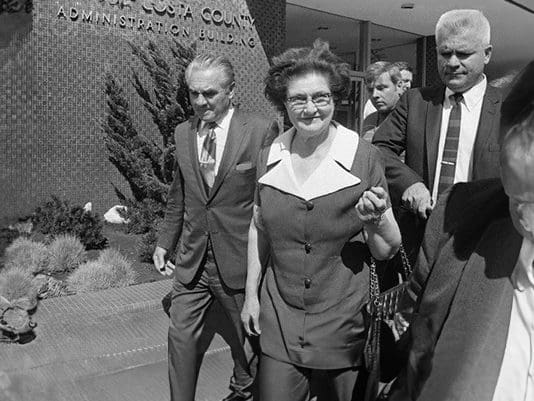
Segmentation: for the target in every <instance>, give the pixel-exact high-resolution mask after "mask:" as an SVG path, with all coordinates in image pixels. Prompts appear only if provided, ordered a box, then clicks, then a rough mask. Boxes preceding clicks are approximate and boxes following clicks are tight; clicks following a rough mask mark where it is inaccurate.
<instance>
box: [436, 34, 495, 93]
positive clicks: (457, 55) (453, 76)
mask: <svg viewBox="0 0 534 401" xmlns="http://www.w3.org/2000/svg"><path fill="white" fill-rule="evenodd" d="M491 50H492V47H491V46H489V45H488V46H484V45H483V44H482V43H481V42H480V39H479V38H478V37H477V33H476V32H472V31H465V32H463V33H461V34H446V33H445V34H443V35H442V36H441V38H440V40H439V42H438V43H437V52H438V72H439V76H440V78H441V80H442V81H443V83H444V84H445V85H446V86H447V87H448V88H449V89H451V90H452V91H453V92H460V93H462V92H465V91H467V90H469V89H471V88H472V87H473V86H474V85H475V84H477V83H478V82H480V81H481V80H482V76H483V75H482V74H483V73H484V67H485V65H486V64H488V63H489V61H490V58H491Z"/></svg>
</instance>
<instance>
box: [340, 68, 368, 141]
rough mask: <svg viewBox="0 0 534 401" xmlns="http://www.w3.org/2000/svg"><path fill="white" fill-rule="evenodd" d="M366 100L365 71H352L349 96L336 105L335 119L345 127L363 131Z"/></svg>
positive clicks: (359, 131)
mask: <svg viewBox="0 0 534 401" xmlns="http://www.w3.org/2000/svg"><path fill="white" fill-rule="evenodd" d="M365 101H366V95H365V81H364V73H363V72H359V71H351V74H350V91H349V96H348V98H347V99H346V100H343V101H341V103H340V104H338V105H337V106H336V112H335V113H334V120H336V121H337V122H338V123H340V124H341V125H343V126H344V127H347V128H349V129H351V130H354V131H356V132H358V133H361V132H362V125H363V107H364V105H365Z"/></svg>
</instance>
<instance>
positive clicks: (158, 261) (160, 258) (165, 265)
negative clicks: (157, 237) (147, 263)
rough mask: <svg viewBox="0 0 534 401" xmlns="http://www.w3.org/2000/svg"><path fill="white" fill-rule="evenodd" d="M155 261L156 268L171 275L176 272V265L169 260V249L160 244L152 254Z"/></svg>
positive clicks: (166, 274) (163, 273) (165, 274)
mask: <svg viewBox="0 0 534 401" xmlns="http://www.w3.org/2000/svg"><path fill="white" fill-rule="evenodd" d="M152 260H153V261H154V267H155V268H156V270H157V271H158V272H159V273H160V274H162V275H164V276H170V275H171V274H172V273H173V272H174V265H173V264H172V263H171V262H169V261H168V260H167V250H166V249H165V248H162V247H160V246H157V247H156V249H155V251H154V255H152Z"/></svg>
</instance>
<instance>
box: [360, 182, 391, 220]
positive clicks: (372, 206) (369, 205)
mask: <svg viewBox="0 0 534 401" xmlns="http://www.w3.org/2000/svg"><path fill="white" fill-rule="evenodd" d="M387 200H388V193H387V192H386V190H385V189H384V188H382V187H371V188H369V189H368V190H367V191H364V192H363V194H362V196H361V197H360V199H358V203H356V206H354V207H355V209H356V213H357V215H358V218H359V219H360V220H361V221H362V222H363V223H364V224H379V223H380V222H381V221H382V218H383V217H384V213H385V212H386V210H387V208H388V203H387Z"/></svg>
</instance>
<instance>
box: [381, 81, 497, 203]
mask: <svg viewBox="0 0 534 401" xmlns="http://www.w3.org/2000/svg"><path fill="white" fill-rule="evenodd" d="M444 95H445V86H437V87H427V88H417V89H412V90H409V91H407V92H406V93H405V94H404V95H402V96H401V98H400V99H399V102H398V103H397V106H396V107H395V109H394V110H393V112H392V113H391V114H390V115H389V118H387V119H386V120H385V121H384V122H383V123H382V124H381V125H380V127H379V128H378V129H377V131H376V133H375V135H374V138H373V143H374V144H375V145H377V146H378V147H379V148H380V149H381V150H382V152H383V154H384V158H385V164H386V178H387V181H388V187H389V192H390V195H391V200H392V203H393V205H394V206H397V205H399V204H400V200H401V197H402V194H403V193H404V191H405V190H406V188H408V187H409V186H410V185H412V184H415V183H416V182H423V183H424V184H425V185H426V186H427V188H429V189H430V191H432V186H433V184H434V175H435V173H436V160H437V156H438V155H437V153H438V144H439V132H440V127H441V114H442V108H443V97H444ZM501 103H502V101H501V94H500V92H499V91H498V90H497V89H495V88H493V87H491V86H489V85H488V86H487V89H486V93H485V95H484V99H483V103H482V110H481V112H480V122H479V125H478V131H477V135H476V140H475V146H474V150H473V151H474V158H473V177H472V179H473V181H474V180H478V179H483V178H493V177H498V176H499V144H498V139H499V119H500V109H501ZM403 151H406V156H405V163H402V162H401V161H400V160H399V155H400V154H401V153H402V152H403Z"/></svg>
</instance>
